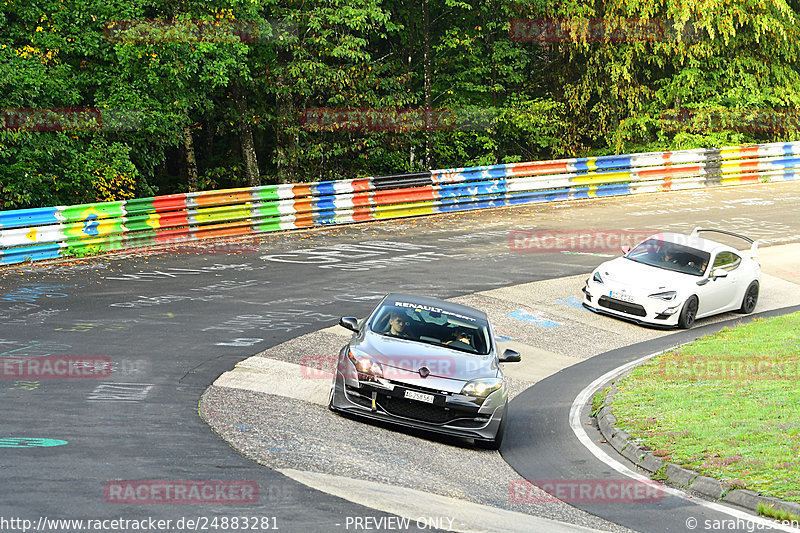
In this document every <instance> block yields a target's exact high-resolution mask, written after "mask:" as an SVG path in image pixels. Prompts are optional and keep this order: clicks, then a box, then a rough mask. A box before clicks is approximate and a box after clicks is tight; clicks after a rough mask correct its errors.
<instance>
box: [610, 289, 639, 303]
mask: <svg viewBox="0 0 800 533" xmlns="http://www.w3.org/2000/svg"><path fill="white" fill-rule="evenodd" d="M608 295H609V296H610V297H612V298H614V299H615V300H622V301H623V302H628V303H633V296H631V295H630V294H626V293H624V292H617V291H609V293H608Z"/></svg>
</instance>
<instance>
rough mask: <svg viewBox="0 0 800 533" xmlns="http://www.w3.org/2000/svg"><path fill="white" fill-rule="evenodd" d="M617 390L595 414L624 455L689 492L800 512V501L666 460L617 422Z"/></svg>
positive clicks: (755, 509) (754, 507)
mask: <svg viewBox="0 0 800 533" xmlns="http://www.w3.org/2000/svg"><path fill="white" fill-rule="evenodd" d="M622 377H624V376H621V377H620V378H617V379H621V378H622ZM616 391H617V386H616V383H614V384H612V386H611V390H609V391H608V394H606V397H605V400H604V402H603V407H602V408H601V409H600V410H599V411H598V412H597V414H596V415H595V420H596V422H597V426H598V428H599V429H600V433H601V434H602V435H603V437H604V438H605V440H606V442H608V443H609V444H611V446H612V447H613V448H614V449H615V450H616V451H617V452H618V453H619V454H620V455H622V456H623V457H625V458H626V459H628V460H629V461H630V462H632V463H633V464H635V465H636V466H638V467H639V468H641V469H643V470H645V471H647V472H649V473H650V475H651V477H653V476H655V475H656V474H658V476H659V478H660V479H663V478H666V480H668V481H669V482H670V483H672V484H674V485H677V486H680V487H682V488H683V489H684V490H686V491H687V492H689V491H691V492H693V493H697V494H699V495H701V496H703V497H705V498H706V499H710V500H714V501H720V502H724V503H730V504H733V505H736V506H738V507H741V508H743V509H746V510H748V511H751V512H753V513H755V514H758V506H759V504H764V505H769V506H771V507H773V508H774V509H775V510H777V511H787V512H790V513H792V514H794V515H797V516H800V504H799V503H796V502H787V501H784V500H780V499H778V498H773V497H769V496H762V495H761V494H759V493H757V492H754V491H752V490H745V489H728V488H727V487H726V486H725V484H724V483H723V482H721V481H720V480H718V479H714V478H712V477H708V476H702V475H700V474H698V473H697V472H694V471H693V470H689V469H686V468H683V467H680V466H678V465H676V464H674V463H668V462H665V461H664V460H663V459H661V458H660V457H657V456H656V455H654V454H653V452H652V451H650V450H649V449H647V448H646V447H641V446H639V445H638V444H637V443H636V442H634V441H633V439H632V438H631V436H630V435H629V434H628V433H627V432H626V431H623V430H621V429H619V428H617V427H616V426H615V424H616V423H617V418H616V417H615V416H614V414H613V413H612V411H611V407H610V405H611V401H612V400H613V398H614V394H615V393H616Z"/></svg>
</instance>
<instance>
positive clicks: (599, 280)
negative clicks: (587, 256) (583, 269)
mask: <svg viewBox="0 0 800 533" xmlns="http://www.w3.org/2000/svg"><path fill="white" fill-rule="evenodd" d="M592 281H596V282H597V283H603V278H602V277H601V276H600V271H599V270H597V271H595V273H594V274H592Z"/></svg>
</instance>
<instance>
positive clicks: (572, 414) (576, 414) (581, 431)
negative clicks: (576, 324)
mask: <svg viewBox="0 0 800 533" xmlns="http://www.w3.org/2000/svg"><path fill="white" fill-rule="evenodd" d="M670 349H672V348H668V349H667V350H662V351H660V352H656V353H652V354H650V355H646V356H644V357H641V358H639V359H636V360H635V361H631V362H630V363H626V364H624V365H622V366H619V367H617V368H615V369H613V370H610V371H609V372H606V373H605V374H603V375H602V376H600V377H599V378H597V379H596V380H594V381H592V382H591V383H590V384H589V385H587V386H586V388H584V389H583V390H582V391H581V392H580V393H579V394H578V396H577V397H576V398H575V401H573V402H572V406H571V407H570V410H569V425H570V427H571V428H572V432H573V433H575V436H576V437H577V438H578V440H579V441H580V442H581V444H583V445H584V446H585V447H586V449H588V450H589V452H591V453H592V455H594V456H595V457H597V459H598V460H600V461H602V462H603V463H605V464H606V465H608V466H609V467H611V468H613V469H614V470H616V471H617V472H619V473H620V474H622V475H624V476H627V477H629V478H631V479H635V480H637V481H642V482H650V483H652V480H651V479H650V477H648V476H645V475H642V474H640V473H638V472H634V471H633V470H631V469H630V468H628V467H627V466H625V465H624V464H622V463H620V462H619V461H617V460H616V459H614V458H612V457H611V456H610V455H608V454H607V453H606V452H605V451H603V450H602V449H601V448H600V447H599V446H598V445H597V444H595V443H594V442H593V441H592V439H591V437H589V434H588V433H586V429H585V428H584V427H583V424H582V423H581V409H582V408H583V406H584V405H586V404H587V403H588V402H589V399H590V398H591V396H592V394H594V393H595V391H597V389H599V388H600V387H601V386H602V385H603V384H604V383H607V382H609V381H611V380H613V379H615V378H617V377H619V376H620V375H622V374H624V373H625V372H627V371H628V370H630V369H632V368H633V367H635V366H637V365H639V364H641V363H644V362H645V361H647V360H648V359H652V358H653V357H655V356H657V355H660V354H662V353H664V352H666V351H668V350H670ZM659 488H660V490H661V491H662V492H664V493H665V494H669V495H670V496H675V497H678V498H681V499H684V500H688V501H691V502H692V503H693V504H695V505H699V506H701V507H706V508H708V509H712V510H714V511H717V512H720V513H723V514H726V515H728V516H731V517H733V518H736V519H741V520H746V521H747V522H748V523H749V524H753V525H754V526H755V527H756V528H758V529H760V527H759V526H762V527H764V528H768V529H778V530H781V531H788V532H790V533H797V529H796V528H793V527H791V526H788V525H784V524H780V523H778V522H773V521H771V520H767V519H764V518H761V517H760V516H756V515H753V514H750V513H747V512H745V511H740V510H738V509H734V508H732V507H728V506H727V505H722V504H719V503H715V502H710V501H707V500H702V499H699V498H690V497H689V496H688V495H687V494H686V493H685V492H683V491H682V490H678V489H673V488H671V487H667V486H664V485H661V484H659ZM698 527H699V526H698Z"/></svg>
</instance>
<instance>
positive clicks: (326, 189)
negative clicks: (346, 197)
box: [313, 181, 336, 196]
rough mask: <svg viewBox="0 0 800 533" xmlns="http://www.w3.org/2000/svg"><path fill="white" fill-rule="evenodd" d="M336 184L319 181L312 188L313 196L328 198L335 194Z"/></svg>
mask: <svg viewBox="0 0 800 533" xmlns="http://www.w3.org/2000/svg"><path fill="white" fill-rule="evenodd" d="M335 187H336V182H335V181H320V182H319V183H317V185H316V186H315V187H314V188H313V191H314V195H317V196H329V195H332V194H336V188H335Z"/></svg>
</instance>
